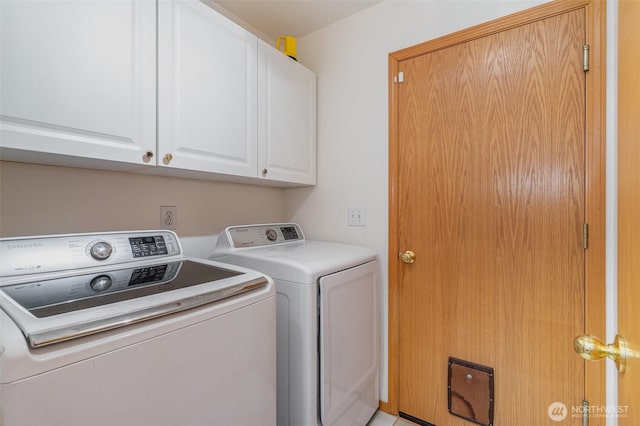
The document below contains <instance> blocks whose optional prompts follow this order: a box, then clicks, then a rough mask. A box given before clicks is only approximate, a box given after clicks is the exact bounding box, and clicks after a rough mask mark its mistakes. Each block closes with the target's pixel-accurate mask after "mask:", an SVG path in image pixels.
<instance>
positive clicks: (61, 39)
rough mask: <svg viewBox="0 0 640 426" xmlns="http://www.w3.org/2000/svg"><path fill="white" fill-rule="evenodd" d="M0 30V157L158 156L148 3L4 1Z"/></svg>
mask: <svg viewBox="0 0 640 426" xmlns="http://www.w3.org/2000/svg"><path fill="white" fill-rule="evenodd" d="M0 27H1V36H0V99H1V101H0V114H1V115H0V145H1V147H2V149H1V154H2V158H3V159H5V160H14V161H33V162H39V163H54V164H62V165H70V166H83V165H85V166H88V165H93V164H95V162H93V161H92V160H101V161H102V160H112V161H113V162H115V163H113V164H121V163H123V162H124V163H140V164H142V163H143V157H144V153H145V152H146V151H155V146H156V140H155V128H156V110H155V108H156V107H155V105H156V104H155V92H156V89H155V88H156V79H155V76H156V53H155V52H156V5H155V2H150V1H143V0H141V1H135V0H129V1H109V0H105V1H100V0H97V1H70V2H59V1H51V2H49V1H37V2H35V1H18V0H7V1H5V0H3V1H0ZM147 160H148V158H147ZM105 164H106V163H105ZM113 164H112V166H111V167H113ZM125 167H126V165H125Z"/></svg>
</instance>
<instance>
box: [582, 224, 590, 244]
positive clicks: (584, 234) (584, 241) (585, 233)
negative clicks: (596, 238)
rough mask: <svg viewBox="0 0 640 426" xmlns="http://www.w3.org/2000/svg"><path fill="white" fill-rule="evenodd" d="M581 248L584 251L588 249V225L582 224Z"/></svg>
mask: <svg viewBox="0 0 640 426" xmlns="http://www.w3.org/2000/svg"><path fill="white" fill-rule="evenodd" d="M582 247H583V248H585V249H588V248H589V224H588V223H583V224H582Z"/></svg>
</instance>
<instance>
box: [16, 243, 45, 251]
mask: <svg viewBox="0 0 640 426" xmlns="http://www.w3.org/2000/svg"><path fill="white" fill-rule="evenodd" d="M38 247H44V244H42V243H13V244H7V250H15V249H28V248H38Z"/></svg>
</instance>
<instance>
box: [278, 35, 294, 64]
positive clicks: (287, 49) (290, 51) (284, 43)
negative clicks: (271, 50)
mask: <svg viewBox="0 0 640 426" xmlns="http://www.w3.org/2000/svg"><path fill="white" fill-rule="evenodd" d="M276 48H277V49H278V50H279V51H281V52H282V53H284V54H285V55H287V56H288V57H290V58H291V59H294V60H296V61H297V60H298V59H297V58H296V38H295V37H293V36H282V37H278V40H277V42H276Z"/></svg>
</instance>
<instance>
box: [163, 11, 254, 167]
mask: <svg viewBox="0 0 640 426" xmlns="http://www.w3.org/2000/svg"><path fill="white" fill-rule="evenodd" d="M158 25H159V28H158V34H159V38H158V40H159V51H158V55H159V58H158V59H159V62H158V63H159V67H158V79H159V91H158V93H159V99H158V102H159V105H158V108H159V110H158V111H159V115H158V119H159V122H158V129H159V134H158V151H159V156H160V157H159V158H158V160H159V161H158V164H159V165H160V166H163V167H174V168H178V169H188V170H194V171H203V172H214V173H223V174H230V175H236V176H250V177H256V176H257V152H256V144H257V136H256V129H257V118H256V116H257V95H256V86H257V37H255V36H254V35H252V34H251V33H249V32H247V31H246V30H244V29H243V28H241V27H239V26H238V25H236V24H235V23H233V22H231V21H230V20H228V19H227V18H225V17H224V16H222V15H220V14H219V13H218V12H216V11H215V10H213V9H212V8H210V7H209V6H207V5H205V4H203V3H200V2H199V1H163V2H160V3H159V21H158ZM167 154H169V155H170V157H166V155H167ZM169 158H171V160H170V161H169Z"/></svg>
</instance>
